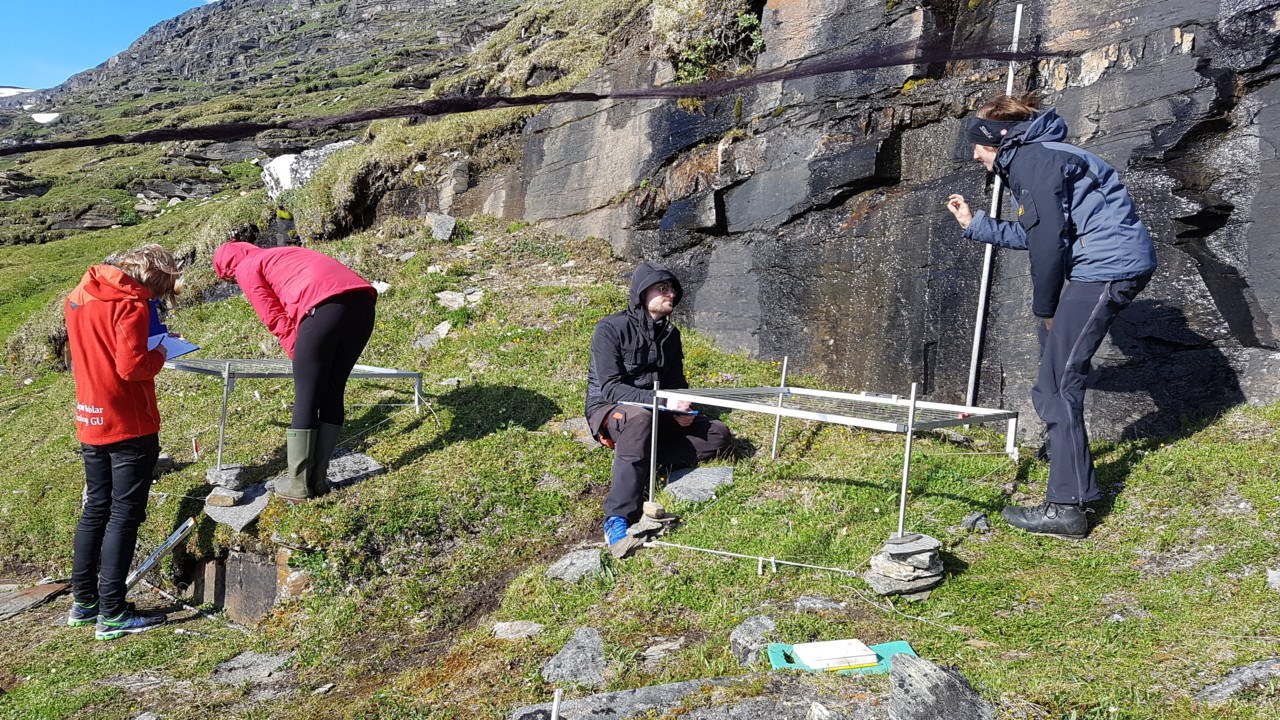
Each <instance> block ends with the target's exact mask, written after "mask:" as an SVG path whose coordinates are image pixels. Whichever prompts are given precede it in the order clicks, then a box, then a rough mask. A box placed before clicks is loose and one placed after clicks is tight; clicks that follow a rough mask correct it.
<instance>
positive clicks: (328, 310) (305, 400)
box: [291, 290, 376, 430]
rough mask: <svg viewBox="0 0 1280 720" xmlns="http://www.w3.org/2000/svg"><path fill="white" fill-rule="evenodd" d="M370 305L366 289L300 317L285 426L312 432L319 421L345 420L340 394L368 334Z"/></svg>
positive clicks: (370, 330) (337, 422)
mask: <svg viewBox="0 0 1280 720" xmlns="http://www.w3.org/2000/svg"><path fill="white" fill-rule="evenodd" d="M375 303H376V300H375V298H374V296H373V294H372V293H371V292H367V291H363V290H353V291H350V292H345V293H343V294H341V295H335V296H334V297H331V298H329V299H327V300H325V301H324V302H322V303H320V304H319V305H317V306H315V307H314V308H312V309H311V311H310V312H308V313H307V314H306V315H305V316H303V318H302V322H301V323H300V324H299V325H298V339H297V341H296V342H295V343H294V346H293V392H294V399H293V424H292V426H291V427H293V428H295V429H297V430H314V429H316V428H317V427H319V426H320V423H322V422H323V423H330V424H332V425H341V424H342V422H343V420H345V419H346V409H345V408H344V406H343V402H342V399H343V398H342V396H343V394H344V393H345V392H346V389H347V377H348V376H350V375H351V368H353V367H355V364H356V360H357V359H359V358H360V353H361V352H362V351H363V350H364V346H365V344H366V343H368V342H369V336H370V335H372V334H373V314H374V305H375Z"/></svg>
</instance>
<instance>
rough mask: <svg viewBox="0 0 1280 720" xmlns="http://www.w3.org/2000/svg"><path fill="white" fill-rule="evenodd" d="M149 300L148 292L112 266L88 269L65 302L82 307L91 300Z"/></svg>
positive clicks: (95, 266)
mask: <svg viewBox="0 0 1280 720" xmlns="http://www.w3.org/2000/svg"><path fill="white" fill-rule="evenodd" d="M150 299H151V291H150V290H148V289H147V288H146V287H145V286H143V284H142V283H140V282H138V281H137V280H134V279H133V278H131V277H129V276H128V275H127V274H125V272H124V271H123V270H121V269H120V268H118V267H115V266H114V265H94V266H92V267H90V268H89V270H88V272H86V273H85V274H84V277H83V278H82V279H81V280H80V284H79V285H77V286H76V288H75V290H72V291H71V294H70V295H69V296H68V297H67V301H68V302H70V303H71V304H72V305H73V306H78V305H84V304H85V303H87V302H90V301H92V300H104V301H107V302H115V301H120V300H138V301H142V300H150Z"/></svg>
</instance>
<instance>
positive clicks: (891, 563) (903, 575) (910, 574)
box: [871, 553, 942, 582]
mask: <svg viewBox="0 0 1280 720" xmlns="http://www.w3.org/2000/svg"><path fill="white" fill-rule="evenodd" d="M923 554H925V553H921V555H923ZM911 557H919V555H912V556H911ZM871 571H872V572H874V573H879V574H880V575H884V576H885V577H889V578H893V579H894V580H903V581H906V582H911V581H914V580H920V579H922V578H928V577H936V576H940V575H942V558H940V557H938V555H937V553H933V557H932V561H931V562H930V563H929V565H928V566H927V567H923V568H922V567H919V566H918V565H916V564H915V563H905V562H898V561H895V560H893V559H892V558H890V557H889V556H888V555H886V554H884V553H876V554H875V555H872V556H871Z"/></svg>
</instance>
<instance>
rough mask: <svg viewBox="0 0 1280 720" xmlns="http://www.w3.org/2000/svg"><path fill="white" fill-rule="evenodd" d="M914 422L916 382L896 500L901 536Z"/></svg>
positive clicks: (899, 534) (904, 520) (905, 515)
mask: <svg viewBox="0 0 1280 720" xmlns="http://www.w3.org/2000/svg"><path fill="white" fill-rule="evenodd" d="M915 424H916V383H911V404H910V405H909V406H908V407H907V449H906V452H905V453H904V454H903V457H902V492H901V496H900V498H899V500H898V535H897V537H902V535H903V533H904V532H905V530H906V521H907V479H908V478H910V477H911V437H912V435H913V434H914V433H913V430H914V429H915Z"/></svg>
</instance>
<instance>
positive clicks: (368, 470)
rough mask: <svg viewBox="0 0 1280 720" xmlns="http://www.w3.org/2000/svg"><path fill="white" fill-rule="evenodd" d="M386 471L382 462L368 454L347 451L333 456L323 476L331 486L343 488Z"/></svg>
mask: <svg viewBox="0 0 1280 720" xmlns="http://www.w3.org/2000/svg"><path fill="white" fill-rule="evenodd" d="M386 471H387V468H386V467H385V466H383V465H382V463H380V462H378V461H377V460H374V459H373V458H371V457H369V456H368V455H365V454H364V453H358V452H350V451H348V452H345V453H340V454H335V455H334V456H333V459H331V460H330V461H329V473H328V474H327V475H326V476H325V477H326V479H328V481H329V485H330V486H331V487H335V488H343V487H348V486H350V485H355V484H356V483H358V482H361V481H363V480H368V479H369V478H371V477H373V476H374V475H381V474H383V473H385V472H386Z"/></svg>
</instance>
